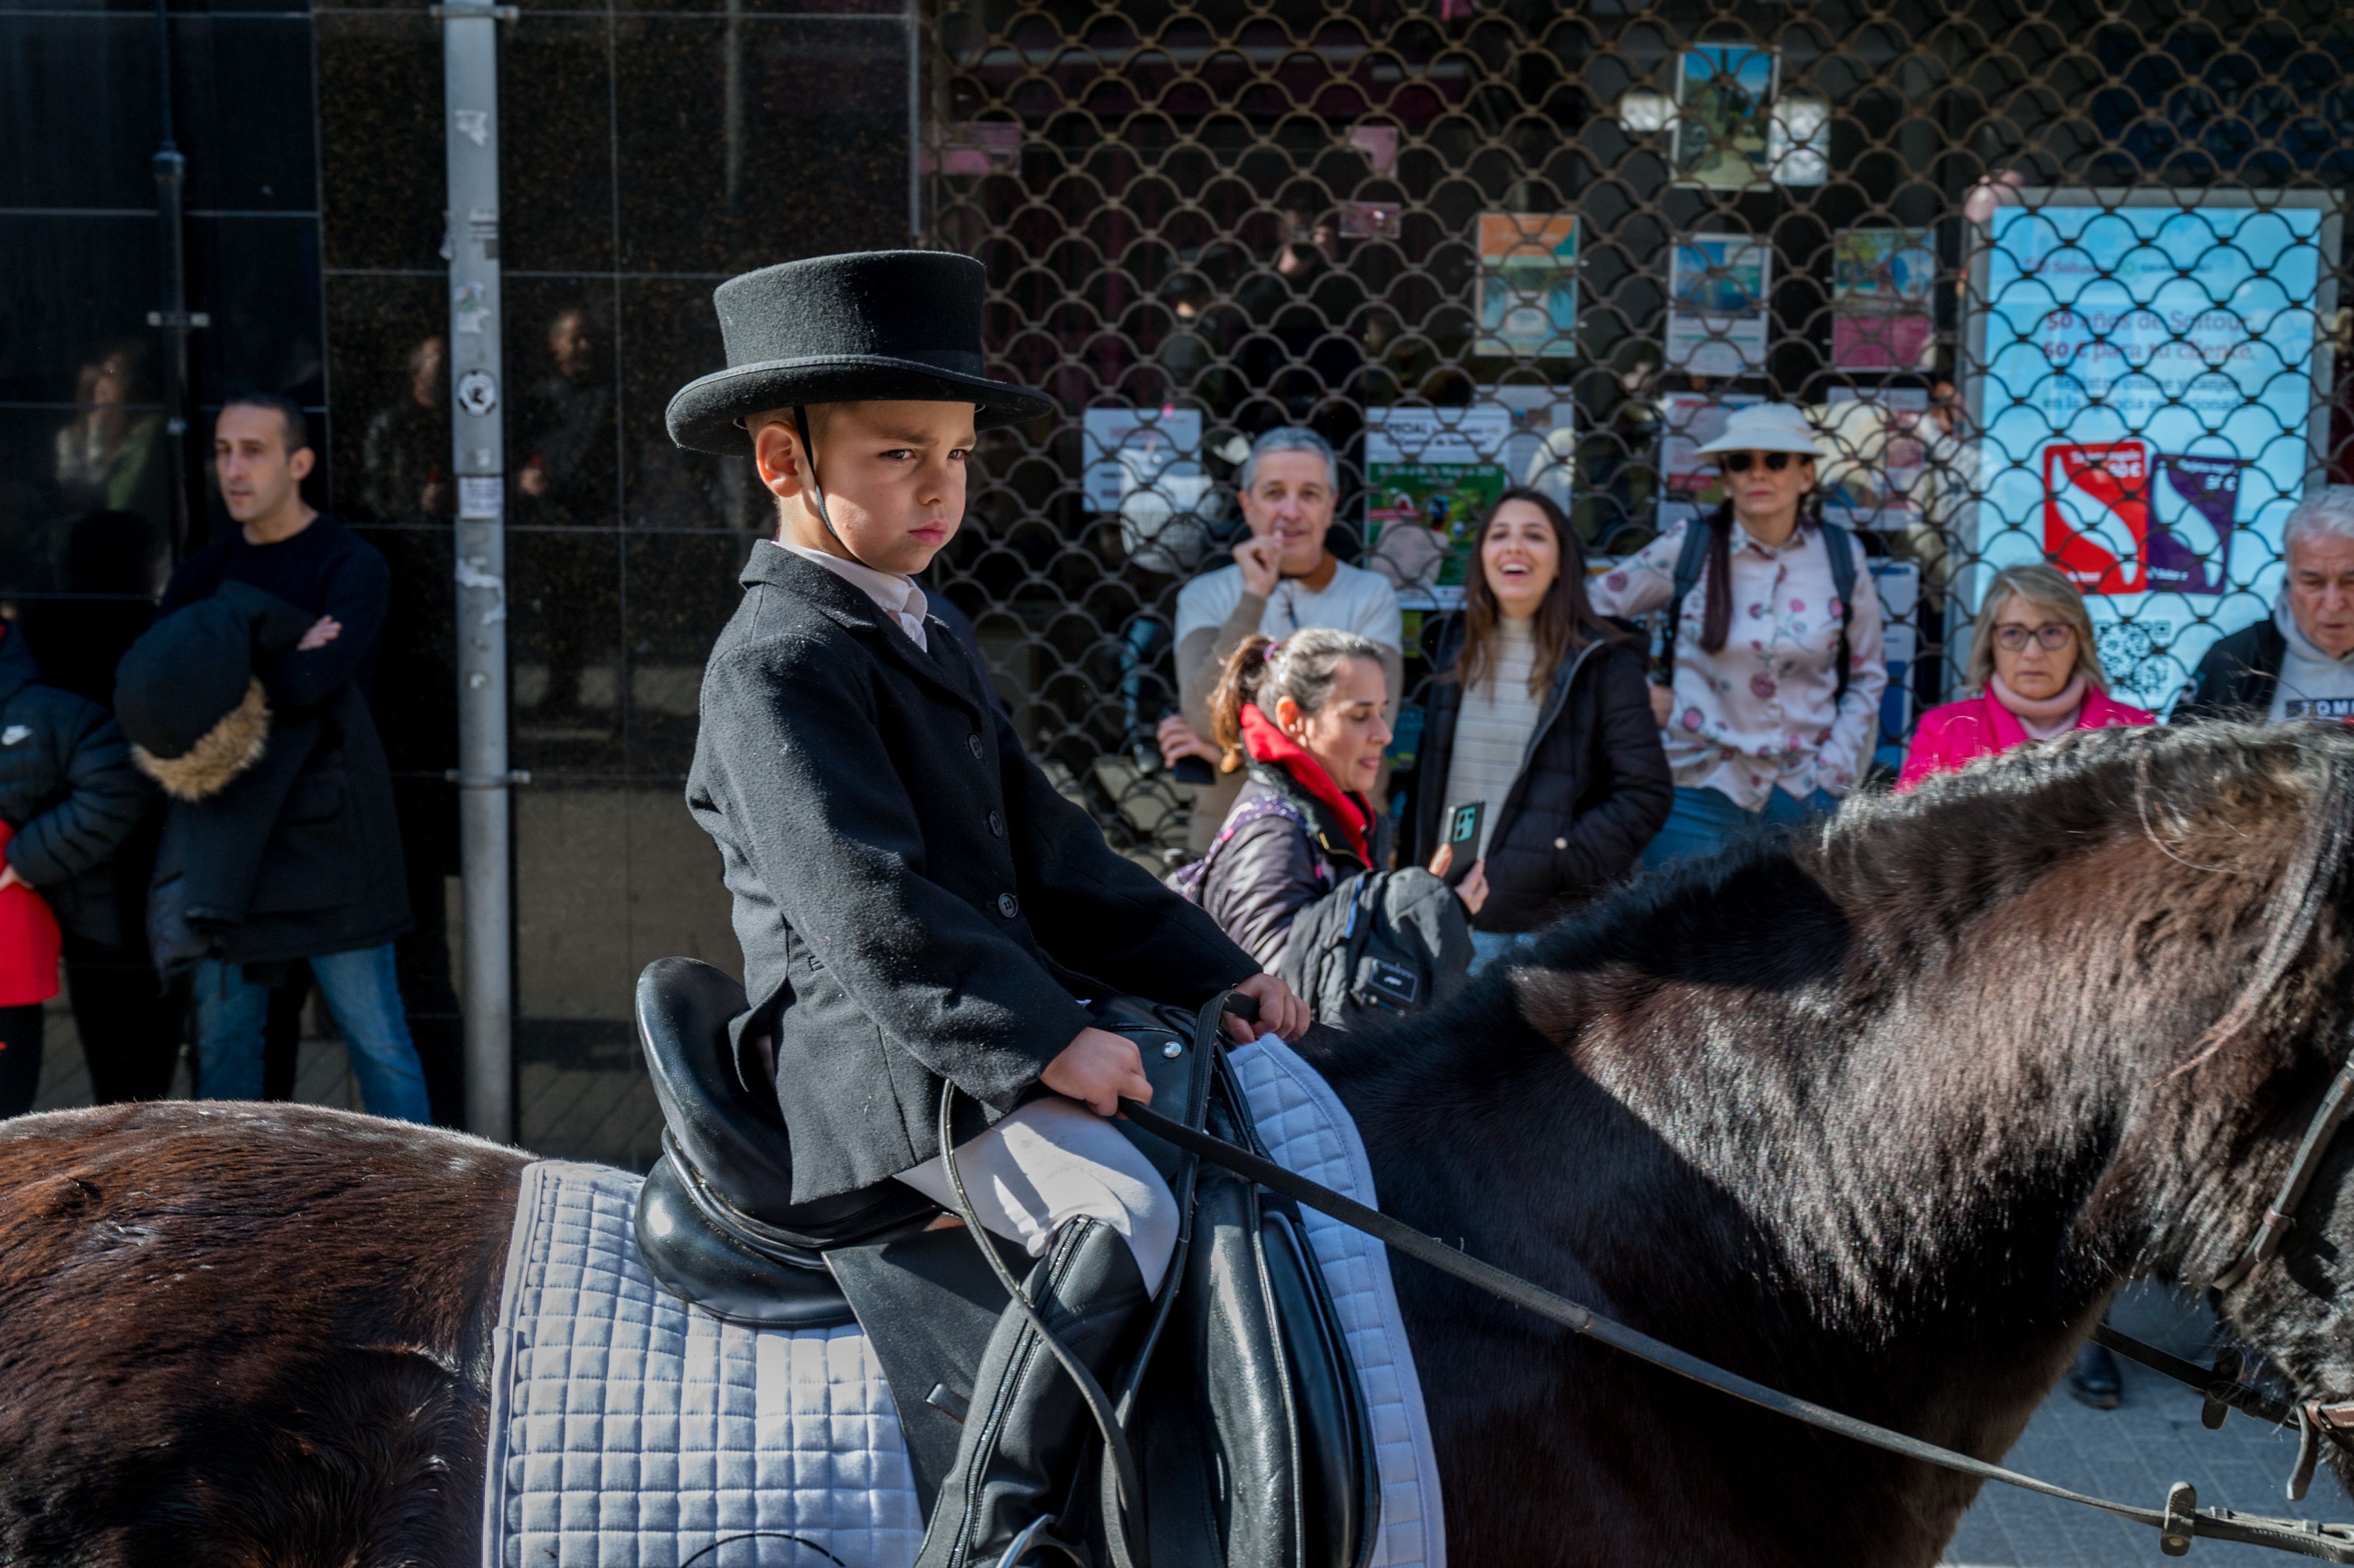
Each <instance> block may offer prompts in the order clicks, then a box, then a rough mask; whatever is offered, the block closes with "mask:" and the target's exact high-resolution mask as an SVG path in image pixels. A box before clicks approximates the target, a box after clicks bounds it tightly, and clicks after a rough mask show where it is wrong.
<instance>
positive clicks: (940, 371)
mask: <svg viewBox="0 0 2354 1568" xmlns="http://www.w3.org/2000/svg"><path fill="white" fill-rule="evenodd" d="M988 285H989V277H988V274H987V272H985V271H984V270H982V268H981V263H980V262H978V261H976V260H973V259H972V258H971V257H970V256H958V255H953V254H951V253H949V252H948V251H944V250H865V251H858V252H855V253H854V254H851V255H848V256H818V257H812V258H811V259H810V260H806V261H787V262H785V263H783V264H782V265H780V266H776V267H763V268H761V269H760V270H758V271H757V272H746V273H744V274H743V275H742V276H740V277H735V278H730V279H728V280H727V281H726V282H724V283H722V284H720V285H719V287H718V288H716V289H715V290H713V291H712V294H711V302H712V303H713V304H714V305H716V306H717V307H718V310H719V330H720V333H721V334H723V335H724V336H725V337H726V341H727V368H726V369H725V370H721V371H716V372H714V373H713V374H711V375H709V376H704V377H703V378H702V379H701V380H698V381H691V382H689V383H687V385H686V386H684V387H681V388H680V389H679V393H678V396H677V397H673V398H672V399H671V400H670V415H669V423H670V437H671V440H674V441H676V442H677V443H678V444H679V445H680V446H683V447H689V448H692V449H693V450H696V451H704V452H720V453H723V454H727V455H740V454H742V453H744V452H746V451H748V450H751V439H750V438H749V437H748V436H747V435H746V434H745V433H744V418H745V416H746V415H748V414H758V413H765V412H766V411H768V410H769V409H770V408H792V407H794V406H795V405H797V404H808V403H849V402H858V401H864V400H866V399H871V398H913V399H917V400H920V401H926V402H940V403H971V404H973V405H975V406H976V414H975V423H976V424H978V425H979V426H980V427H981V429H989V428H990V427H991V426H993V425H1010V424H1012V423H1013V422H1014V421H1015V420H1017V419H1030V418H1036V417H1037V416H1039V415H1041V414H1044V413H1046V412H1048V411H1049V410H1051V409H1052V408H1054V404H1053V403H1052V402H1051V401H1050V400H1049V399H1048V398H1047V397H1045V396H1044V394H1042V393H1037V392H1033V391H1030V390H1028V389H1027V388H1025V387H1014V386H1011V385H1009V384H1007V383H1005V382H1002V381H992V380H991V379H990V378H989V377H988V376H986V375H984V374H982V365H981V299H982V295H983V294H984V292H985V291H987V289H988Z"/></svg>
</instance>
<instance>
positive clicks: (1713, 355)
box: [1667, 234, 1773, 376]
mask: <svg viewBox="0 0 2354 1568" xmlns="http://www.w3.org/2000/svg"><path fill="white" fill-rule="evenodd" d="M1668 254H1669V257H1670V261H1669V270H1668V349H1667V355H1668V364H1669V366H1670V367H1671V368H1673V369H1677V370H1681V371H1684V372H1686V373H1687V374H1689V375H1692V376H1759V375H1763V374H1764V373H1765V328H1766V319H1765V302H1766V292H1765V291H1766V288H1767V286H1768V284H1769V283H1770V282H1771V281H1772V271H1773V260H1772V254H1771V252H1770V251H1768V250H1767V249H1766V246H1765V241H1764V240H1762V239H1759V238H1755V237H1754V236H1750V235H1745V234H1699V235H1693V236H1691V238H1686V239H1684V240H1682V241H1681V242H1680V243H1678V244H1677V245H1676V246H1675V248H1674V249H1671V250H1670V252H1669V253H1668Z"/></svg>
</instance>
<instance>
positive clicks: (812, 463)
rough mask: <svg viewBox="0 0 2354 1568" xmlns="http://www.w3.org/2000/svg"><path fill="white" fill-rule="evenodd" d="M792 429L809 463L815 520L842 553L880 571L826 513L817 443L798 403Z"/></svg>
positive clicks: (807, 411) (807, 416)
mask: <svg viewBox="0 0 2354 1568" xmlns="http://www.w3.org/2000/svg"><path fill="white" fill-rule="evenodd" d="M793 429H795V430H796V431H798V432H800V434H801V459H802V461H805V462H807V463H808V464H809V482H810V501H811V504H813V505H814V506H816V508H817V520H818V521H819V522H821V523H822V524H825V531H826V532H827V533H829V534H831V535H833V542H834V543H835V544H837V545H839V546H842V553H843V555H845V556H849V557H850V558H851V559H852V560H854V561H856V562H858V564H859V565H860V566H862V567H866V569H867V570H868V571H870V572H877V571H881V570H882V569H883V568H882V567H877V566H873V565H870V564H869V563H868V562H867V561H865V560H864V559H863V558H861V556H859V554H858V552H857V551H855V550H854V549H852V548H851V547H850V541H849V540H847V539H845V538H843V536H842V530H841V529H839V528H837V527H835V526H834V525H833V519H832V517H831V516H829V515H828V514H827V513H826V510H825V486H824V485H822V484H820V483H819V482H818V480H817V444H816V443H815V442H813V441H811V440H810V426H809V410H808V409H807V408H803V407H802V406H801V404H799V403H796V404H794V405H793Z"/></svg>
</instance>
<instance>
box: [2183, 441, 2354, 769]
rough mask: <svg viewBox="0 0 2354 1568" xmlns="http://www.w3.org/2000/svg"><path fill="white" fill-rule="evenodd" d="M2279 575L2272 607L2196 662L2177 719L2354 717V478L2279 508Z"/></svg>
mask: <svg viewBox="0 0 2354 1568" xmlns="http://www.w3.org/2000/svg"><path fill="white" fill-rule="evenodd" d="M2284 537H2285V547H2286V549H2287V552H2288V581H2287V582H2286V583H2285V585H2284V586H2283V587H2282V588H2281V595H2280V600H2279V602H2278V603H2277V604H2275V605H2274V608H2273V613H2272V614H2271V615H2270V616H2269V617H2267V618H2266V619H2264V620H2259V621H2257V622H2255V623H2254V624H2253V625H2251V626H2246V627H2243V628H2242V629H2241V630H2238V631H2235V632H2233V633H2232V635H2230V636H2229V637H2226V638H2224V639H2222V640H2221V641H2219V642H2217V643H2216V644H2215V646H2214V647H2212V648H2211V649H2209V650H2208V651H2207V657H2206V658H2204V659H2201V660H2200V662H2199V673H2197V674H2196V675H2194V676H2192V677H2191V683H2190V691H2189V692H2188V693H2187V694H2185V695H2184V696H2183V698H2182V701H2181V702H2180V703H2179V705H2177V706H2176V708H2175V710H2174V718H2175V721H2176V722H2177V723H2181V722H2184V721H2186V720H2196V719H2210V718H2242V719H2319V720H2336V721H2338V722H2340V723H2354V485H2346V484H2333V485H2330V486H2328V487H2327V488H2326V489H2324V490H2322V491H2321V492H2320V493H2317V494H2315V495H2309V496H2307V497H2306V499H2305V500H2303V501H2302V502H2299V503H2297V506H2296V510H2295V511H2293V512H2291V513H2290V514H2288V525H2287V527H2286V528H2285V530H2284Z"/></svg>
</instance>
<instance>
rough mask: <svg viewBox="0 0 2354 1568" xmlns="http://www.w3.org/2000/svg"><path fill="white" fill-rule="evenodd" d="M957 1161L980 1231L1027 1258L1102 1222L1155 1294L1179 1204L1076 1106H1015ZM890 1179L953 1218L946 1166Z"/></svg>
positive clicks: (1147, 1167) (940, 1163)
mask: <svg viewBox="0 0 2354 1568" xmlns="http://www.w3.org/2000/svg"><path fill="white" fill-rule="evenodd" d="M956 1162H957V1174H958V1175H959V1176H961V1177H962V1178H963V1179H964V1190H965V1192H966V1193H967V1195H968V1196H970V1198H971V1199H972V1205H973V1211H974V1213H975V1214H976V1215H977V1216H978V1217H979V1218H980V1220H981V1224H982V1225H983V1226H984V1227H986V1228H987V1229H989V1230H991V1231H993V1232H995V1233H996V1234H999V1235H1002V1236H1003V1237H1005V1238H1006V1239H1007V1240H1008V1241H1017V1242H1020V1243H1021V1244H1022V1245H1023V1247H1025V1248H1026V1249H1028V1251H1029V1254H1030V1255H1031V1256H1032V1257H1041V1256H1044V1255H1045V1251H1046V1247H1047V1245H1048V1244H1049V1243H1050V1242H1051V1241H1052V1240H1053V1239H1054V1234H1055V1227H1056V1226H1058V1225H1060V1224H1063V1222H1064V1221H1066V1220H1075V1219H1088V1220H1100V1221H1102V1222H1103V1223H1104V1224H1108V1225H1109V1226H1110V1227H1111V1228H1112V1229H1114V1230H1116V1231H1118V1232H1119V1234H1121V1235H1122V1236H1124V1237H1126V1238H1127V1240H1128V1250H1129V1254H1130V1255H1133V1256H1134V1257H1135V1259H1136V1266H1137V1269H1138V1271H1139V1272H1140V1273H1141V1274H1142V1275H1143V1276H1144V1287H1145V1289H1146V1290H1147V1291H1149V1292H1153V1293H1156V1294H1157V1293H1158V1292H1159V1291H1160V1289H1161V1276H1162V1275H1164V1274H1166V1273H1167V1272H1168V1271H1169V1259H1170V1256H1171V1255H1172V1254H1173V1253H1175V1251H1176V1250H1177V1200H1176V1198H1175V1197H1174V1196H1173V1195H1172V1193H1171V1192H1170V1191H1169V1184H1168V1183H1167V1182H1166V1181H1162V1180H1161V1172H1159V1171H1155V1170H1154V1169H1153V1168H1152V1162H1151V1161H1150V1160H1147V1159H1145V1158H1144V1156H1143V1155H1142V1154H1141V1153H1140V1152H1139V1151H1138V1150H1137V1147H1136V1145H1134V1144H1132V1143H1130V1142H1129V1140H1128V1139H1127V1137H1126V1136H1125V1135H1124V1134H1123V1133H1121V1132H1120V1130H1119V1128H1116V1127H1114V1126H1112V1124H1111V1123H1110V1122H1108V1121H1107V1120H1105V1119H1104V1118H1102V1117H1099V1116H1097V1115H1096V1114H1095V1113H1094V1112H1093V1111H1091V1110H1089V1109H1087V1107H1085V1106H1083V1105H1081V1104H1079V1103H1078V1102H1077V1101H1076V1100H1068V1099H1065V1098H1063V1097H1061V1096H1060V1095H1048V1096H1045V1097H1041V1098H1039V1099H1034V1100H1032V1101H1031V1102H1030V1103H1029V1104H1027V1105H1024V1106H1022V1107H1018V1108H1016V1109H1015V1110H1014V1112H1013V1114H1012V1115H1011V1116H1008V1117H1006V1118H1004V1119H1003V1120H1002V1121H1000V1122H998V1123H997V1124H996V1125H995V1126H993V1127H991V1128H990V1129H989V1130H988V1131H986V1132H984V1133H982V1134H981V1136H980V1137H978V1138H975V1139H972V1140H971V1141H970V1142H968V1143H963V1144H960V1145H958V1147H957V1151H956ZM897 1179H898V1180H899V1181H905V1182H906V1183H907V1185H908V1186H910V1187H913V1188H914V1189H916V1191H917V1192H921V1193H922V1194H924V1196H926V1197H927V1198H929V1199H931V1200H932V1201H933V1202H936V1203H938V1204H940V1205H941V1206H942V1207H944V1208H946V1209H948V1210H949V1213H955V1212H956V1193H955V1192H954V1190H953V1189H951V1188H950V1187H949V1172H948V1165H947V1162H946V1161H944V1160H938V1159H935V1160H927V1161H926V1162H925V1163H923V1164H921V1165H918V1166H917V1167H916V1168H915V1169H914V1170H912V1171H900V1172H899V1175H898V1178H897Z"/></svg>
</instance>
